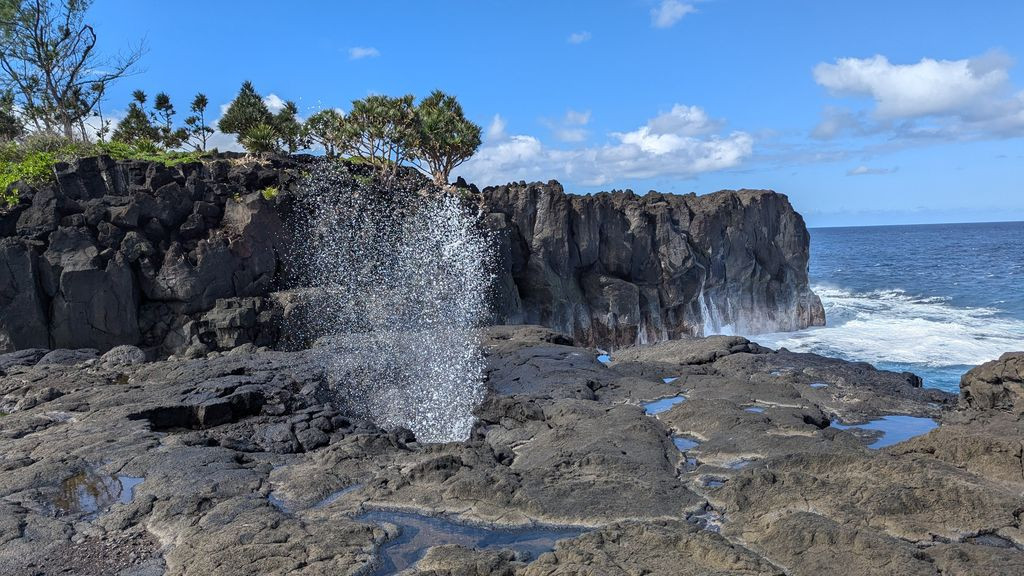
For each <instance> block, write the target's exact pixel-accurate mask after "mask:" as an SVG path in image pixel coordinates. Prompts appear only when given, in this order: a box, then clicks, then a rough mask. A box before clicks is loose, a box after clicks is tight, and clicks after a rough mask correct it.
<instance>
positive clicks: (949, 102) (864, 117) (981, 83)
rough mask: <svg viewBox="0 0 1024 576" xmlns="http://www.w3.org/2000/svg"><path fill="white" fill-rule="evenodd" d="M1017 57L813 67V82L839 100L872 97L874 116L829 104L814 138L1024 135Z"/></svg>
mask: <svg viewBox="0 0 1024 576" xmlns="http://www.w3.org/2000/svg"><path fill="white" fill-rule="evenodd" d="M1012 64H1013V61H1012V59H1011V58H1010V57H1009V56H1007V55H1006V54H1004V53H1002V52H990V53H988V54H985V55H982V56H979V57H977V58H965V59H961V60H934V59H931V58H923V59H921V60H920V61H919V62H917V63H914V64H893V63H891V62H890V61H889V59H888V58H886V57H885V56H881V55H876V56H873V57H871V58H863V59H858V58H841V59H839V60H837V61H836V62H835V63H831V64H829V63H821V64H818V65H817V66H815V68H814V79H815V81H816V82H817V83H818V84H819V85H821V86H822V87H824V88H827V89H828V90H829V92H830V93H831V94H832V95H834V96H840V97H861V98H868V99H870V101H871V103H872V108H871V110H870V115H868V114H866V113H864V112H860V111H855V110H853V109H849V108H842V107H835V106H830V107H827V108H826V109H825V111H824V113H823V117H822V121H821V123H820V124H819V125H818V126H817V127H816V128H815V129H814V131H813V132H812V136H814V137H816V138H825V139H827V138H834V137H837V136H840V135H843V134H853V135H859V136H864V135H872V134H880V133H889V135H890V137H891V138H893V139H899V140H911V139H918V140H920V139H933V138H943V139H970V138H975V139H976V138H987V137H1007V136H1015V135H1022V134H1024V92H1019V93H1017V94H1013V93H1012V84H1011V82H1010V67H1011V66H1012Z"/></svg>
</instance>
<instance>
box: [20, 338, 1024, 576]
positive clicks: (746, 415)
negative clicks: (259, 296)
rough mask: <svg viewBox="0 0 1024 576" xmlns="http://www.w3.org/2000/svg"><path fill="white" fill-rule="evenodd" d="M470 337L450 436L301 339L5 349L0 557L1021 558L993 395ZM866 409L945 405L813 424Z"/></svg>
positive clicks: (1013, 481)
mask: <svg viewBox="0 0 1024 576" xmlns="http://www.w3.org/2000/svg"><path fill="white" fill-rule="evenodd" d="M483 345H484V347H485V351H486V354H487V362H488V369H487V385H488V388H489V393H488V395H487V398H486V399H485V401H484V402H483V403H482V404H481V405H480V406H479V407H478V409H477V417H478V422H477V424H476V426H475V427H474V430H473V432H472V435H471V438H470V439H468V440H467V441H465V442H458V443H450V444H432V445H428V444H422V443H419V442H417V441H416V439H415V437H414V436H413V435H412V434H411V433H410V432H408V431H405V430H381V429H379V428H378V427H376V426H375V425H374V424H373V423H371V422H368V421H365V420H362V419H360V418H358V417H356V416H354V415H353V414H352V413H350V411H349V410H347V408H346V406H344V405H339V404H336V403H335V402H334V401H333V396H332V395H331V394H330V391H329V390H327V389H325V387H324V385H323V375H322V368H321V367H320V366H319V365H318V360H317V358H318V357H317V356H316V354H314V353H312V352H310V351H296V352H277V351H259V350H255V349H253V348H251V347H249V348H244V349H241V350H239V352H237V353H227V354H212V355H210V356H209V357H204V358H196V359H172V360H167V361H159V362H152V361H146V359H145V358H144V354H142V353H141V351H139V350H137V349H130V348H126V349H120V350H116V352H112V353H109V354H107V355H104V356H102V357H101V356H100V355H99V354H98V353H97V352H96V351H88V350H87V351H74V352H72V351H52V352H46V351H44V350H35V351H24V352H18V353H14V354H10V355H0V414H2V415H0V573H2V574H12V575H22V574H33V575H35V574H47V575H48V574H63V573H82V574H99V575H106V574H109V575H120V576H128V575H149V574H153V575H157V574H171V575H191V574H197V575H198V574H203V575H207V574H307V575H310V574H325V575H326V574H332V575H333V574H372V573H374V572H375V571H379V570H382V569H384V567H386V566H388V564H387V558H388V554H389V552H391V551H396V550H399V551H402V554H406V553H407V552H408V553H409V554H411V556H403V557H405V558H408V559H409V560H408V562H406V563H405V564H403V566H404V570H405V571H404V572H403V573H407V574H509V575H554V574H750V575H769V574H808V575H810V574H818V573H820V572H822V571H825V570H834V569H835V567H836V566H843V570H844V571H845V572H846V573H849V574H940V573H946V574H951V573H956V574H1019V573H1020V566H1021V565H1024V532H1022V530H1021V524H1020V523H1021V510H1024V467H1022V464H1021V461H1022V460H1021V458H1022V447H1024V425H1022V423H1021V422H1020V421H1019V420H1018V417H1017V416H1016V415H1015V414H1013V413H1011V412H1009V411H1006V410H1000V409H980V408H979V407H977V406H975V405H974V404H971V403H969V402H967V401H966V400H963V399H962V400H961V403H960V404H957V399H956V398H955V397H953V396H951V395H948V394H944V393H941V392H936V391H932V390H925V389H922V388H920V383H919V381H916V380H915V379H914V378H912V377H910V376H908V375H906V374H896V373H887V372H880V371H876V370H873V369H871V368H869V367H866V366H864V365H857V364H848V363H844V362H839V361H834V360H829V359H824V358H821V357H818V356H814V355H806V354H793V353H789V352H773V351H770V350H766V349H763V348H761V347H758V346H756V345H753V344H751V343H749V342H746V341H745V340H743V339H740V338H728V337H716V338H709V339H687V340H680V341H673V342H669V343H665V344H658V345H655V346H651V347H648V348H642V349H635V350H634V349H629V350H623V351H620V352H613V353H612V354H611V358H610V360H609V362H608V364H607V365H606V364H603V363H601V362H599V361H598V360H597V355H598V352H597V351H596V350H594V349H589V348H583V347H577V346H573V345H572V341H571V340H570V339H568V338H566V337H565V336H562V335H559V334H556V333H553V332H551V331H549V330H546V329H543V328H539V327H512V326H503V327H496V328H492V329H488V330H487V331H486V334H485V337H484V341H483ZM47 357H49V360H47V361H44V359H45V358H47ZM816 383H826V384H827V385H826V386H825V387H814V386H812V385H813V384H816ZM676 396H684V397H685V400H684V401H681V402H678V403H675V404H672V405H670V406H668V407H667V409H665V410H663V411H660V412H658V413H657V414H649V413H647V411H645V405H647V404H649V403H651V402H653V401H656V400H658V399H662V398H667V397H676ZM751 408H757V409H759V410H750V409H751ZM887 415H902V416H914V417H922V418H932V419H935V420H936V421H937V422H939V423H940V426H939V427H938V428H937V429H935V430H932V431H931V432H929V433H927V434H925V435H922V436H918V437H915V438H912V439H910V440H908V441H905V442H901V443H898V444H895V445H892V446H889V447H885V448H882V449H878V450H875V449H871V448H869V447H868V446H869V444H871V443H872V442H873V441H874V439H873V437H872V436H871V435H870V434H867V435H865V434H858V433H856V431H855V430H851V429H840V428H837V427H835V426H833V425H831V423H832V422H834V421H839V420H842V421H843V422H846V423H858V422H867V421H872V420H876V419H878V418H881V417H883V416H887ZM677 438H685V439H689V440H690V442H681V443H677V442H675V441H674V439H677ZM389 518H390V519H392V520H395V521H390V520H389ZM431 518H440V519H442V520H432V519H431ZM448 522H451V523H455V525H457V526H461V527H466V526H471V527H473V528H472V529H469V528H467V529H462V528H458V529H455V528H450V529H444V528H443V526H445V525H446V523H448ZM403 523H404V524H403ZM417 523H419V524H417ZM403 525H404V526H405V528H404V529H403V528H402V526H403ZM417 526H419V527H420V528H418V529H419V530H426V531H425V532H417V530H418V529H417V528H416V527H417ZM438 526H440V527H442V528H441V529H439V530H434V528H435V527H438ZM559 527H561V528H566V530H564V531H560V528H559ZM427 528H429V529H427ZM531 530H532V531H534V532H531ZM545 531H547V532H545ZM417 536H418V537H419V538H420V540H417V539H416V538H417ZM533 536H536V538H533ZM542 536H543V537H542ZM418 542H422V545H421V544H418ZM523 542H526V543H528V544H526V545H522V543H523ZM491 544H493V545H491ZM395 558H397V556H396V557H395ZM402 562H405V561H404V560H403V561H402ZM397 565H398V563H395V566H396V567H397ZM396 569H397V568H396Z"/></svg>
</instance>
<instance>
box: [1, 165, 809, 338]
mask: <svg viewBox="0 0 1024 576" xmlns="http://www.w3.org/2000/svg"><path fill="white" fill-rule="evenodd" d="M316 161H317V160H316V159H314V158H312V157H281V158H273V159H268V160H264V161H253V160H251V159H248V158H246V157H244V156H241V157H240V156H233V155H222V156H220V157H217V158H216V159H213V160H208V161H204V162H194V163H187V164H181V165H178V166H173V167H167V166H164V165H163V164H160V163H152V162H141V161H131V162H124V161H121V162H117V161H114V160H112V159H110V158H107V157H94V158H85V159H82V160H78V161H76V162H74V163H72V164H62V165H59V166H58V167H57V183H56V184H55V185H50V186H43V187H40V188H39V189H35V188H32V187H22V188H23V189H22V190H20V194H19V196H20V203H19V204H17V205H16V206H14V207H13V208H11V209H9V210H5V211H3V212H2V213H0V269H4V270H7V271H9V274H5V275H4V277H3V278H0V351H12V350H18V349H23V348H31V347H41V348H97V349H99V350H100V351H105V350H108V349H110V348H112V347H114V346H117V345H122V344H128V345H134V346H139V347H140V348H142V349H144V350H146V351H147V353H149V354H150V355H151V356H152V357H154V358H156V357H166V356H168V355H172V354H174V355H190V356H199V355H203V354H206V353H208V352H211V351H226V350H230V349H232V348H235V347H237V346H240V345H242V344H254V345H256V346H275V345H278V344H280V343H281V341H282V340H287V336H288V335H287V334H283V333H282V332H287V328H286V326H287V322H288V320H289V318H288V317H289V316H290V315H291V314H292V313H293V312H299V313H301V305H299V304H300V303H301V294H296V291H297V289H301V288H302V286H301V285H300V284H299V283H298V282H297V281H296V279H295V278H294V276H293V275H292V274H290V271H289V265H290V263H291V262H292V260H293V259H294V257H293V255H292V254H291V253H290V246H291V243H292V241H293V239H292V238H291V235H292V230H293V229H294V226H293V225H292V223H293V221H294V220H296V219H298V220H301V219H302V217H303V214H302V213H301V211H297V210H296V209H295V197H296V193H297V191H298V189H299V187H300V183H301V180H302V177H303V174H304V173H305V172H306V171H308V170H309V169H310V165H311V164H312V163H314V162H316ZM344 186H345V187H346V190H345V191H343V192H342V193H351V192H357V191H360V190H363V191H365V190H368V189H369V190H372V189H373V188H374V186H375V184H374V181H373V177H372V172H370V171H369V170H368V169H367V167H365V166H360V165H349V167H348V176H347V179H346V181H345V183H344ZM458 186H460V187H461V189H462V190H463V191H464V192H463V193H464V194H465V195H466V196H467V197H468V198H470V199H471V201H473V202H476V203H477V204H478V206H479V209H480V212H481V215H482V218H481V220H482V221H481V224H482V226H484V227H485V228H487V229H488V230H489V232H490V234H491V235H492V236H493V238H494V243H495V251H496V259H497V261H496V263H495V270H494V274H495V277H496V280H495V285H496V290H495V293H494V295H493V318H492V321H493V322H495V323H507V324H522V323H534V324H542V325H546V326H548V327H551V328H554V329H556V330H559V331H561V332H564V333H567V334H570V335H572V336H573V337H574V338H575V339H576V340H578V341H579V342H581V343H587V344H590V345H601V346H604V347H606V348H608V347H610V348H616V347H621V346H628V345H633V344H636V343H653V342H657V341H662V340H668V339H671V338H677V337H679V336H682V335H700V334H703V333H704V331H705V328H706V327H707V328H709V329H714V331H716V332H720V331H721V330H722V328H725V327H731V328H732V329H734V330H737V331H742V332H763V331H774V330H796V329H800V328H804V327H807V326H810V325H820V324H823V323H824V311H823V309H822V307H821V302H820V300H818V298H817V296H815V295H814V294H813V292H811V291H810V288H809V287H808V283H807V258H808V235H807V230H806V228H805V226H804V223H803V220H802V218H801V217H800V215H799V214H797V213H796V212H795V211H794V210H793V208H792V207H791V206H790V204H789V202H788V200H787V199H786V198H785V196H783V195H781V194H776V193H774V192H769V191H750V190H745V191H738V192H735V191H721V192H716V193H713V194H709V195H705V196H699V197H698V196H695V195H692V194H691V195H686V196H676V195H668V194H658V193H653V192H652V193H650V194H647V195H645V196H637V195H635V194H633V193H632V192H630V191H625V192H613V193H603V194H598V195H596V196H576V195H571V194H566V193H565V192H564V191H563V190H562V188H561V186H560V185H559V184H558V183H557V182H550V183H548V184H539V183H537V184H526V183H519V184H510V185H506V186H498V187H490V188H485V189H484V190H477V189H476V188H475V187H472V186H470V185H468V184H466V183H465V182H459V184H458ZM388 188H389V190H391V189H399V190H406V191H416V190H427V191H429V190H432V189H434V187H433V185H432V184H431V183H430V182H429V181H428V180H426V179H425V178H423V177H422V176H419V175H418V174H417V173H415V172H413V171H403V172H402V173H401V178H399V179H398V180H397V181H396V182H393V183H390V184H388ZM297 321H300V322H301V320H297ZM300 344H302V343H300Z"/></svg>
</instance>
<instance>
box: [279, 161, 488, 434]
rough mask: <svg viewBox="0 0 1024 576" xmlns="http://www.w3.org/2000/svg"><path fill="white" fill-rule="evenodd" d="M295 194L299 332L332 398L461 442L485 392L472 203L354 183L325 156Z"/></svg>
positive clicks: (377, 418)
mask: <svg viewBox="0 0 1024 576" xmlns="http://www.w3.org/2000/svg"><path fill="white" fill-rule="evenodd" d="M298 196H299V198H298V201H297V209H296V210H295V211H294V217H293V219H294V220H296V224H295V226H294V228H295V237H296V239H297V242H296V250H295V252H296V253H297V254H298V255H299V262H297V263H296V264H297V265H296V266H295V268H297V270H298V271H299V272H300V274H301V276H302V281H303V283H304V284H305V285H307V286H310V287H311V290H310V294H311V295H310V297H309V302H308V303H307V313H306V314H305V315H304V318H305V321H304V326H303V327H302V328H301V329H302V330H303V331H305V332H306V334H303V336H304V337H305V338H306V339H307V340H313V339H316V340H317V343H318V344H317V348H316V349H317V350H318V351H319V353H320V358H321V360H322V365H323V368H324V371H325V375H326V379H327V382H328V385H329V388H330V391H331V393H332V395H333V397H334V399H335V400H336V401H337V402H338V403H339V404H340V405H343V406H344V407H345V408H346V409H348V410H351V411H354V412H356V413H359V414H361V415H364V416H366V417H368V418H370V419H372V420H373V421H374V422H376V423H377V424H378V425H380V426H382V427H384V428H394V427H404V428H408V429H410V430H412V431H413V432H414V433H415V434H416V437H417V439H418V440H419V441H421V442H447V441H457V440H465V439H466V438H467V437H468V436H469V432H470V429H471V428H472V425H473V416H472V410H473V408H474V406H475V405H476V404H478V403H479V402H480V401H481V400H482V397H483V393H484V386H483V372H484V361H483V356H482V352H481V350H480V345H479V341H478V333H477V326H478V324H479V323H480V322H481V321H482V320H483V319H484V318H485V317H486V314H487V295H488V293H489V289H490V286H491V276H490V274H489V273H488V272H487V270H488V269H489V266H488V255H489V249H488V243H487V241H486V238H485V237H484V236H483V234H482V233H481V232H480V231H479V229H478V228H477V226H476V214H475V213H474V209H471V208H469V207H467V206H466V205H465V204H464V203H463V202H461V201H460V199H459V198H457V197H455V196H452V195H449V194H444V193H437V192H435V193H433V194H428V193H426V192H423V193H420V192H417V191H414V190H410V189H409V188H408V187H403V186H402V184H401V182H400V181H398V182H396V183H394V184H392V185H391V186H387V187H378V186H374V185H372V184H371V183H369V182H366V181H364V182H362V183H357V182H355V181H354V179H353V176H352V175H351V174H349V173H348V171H347V170H346V169H345V168H344V167H343V166H340V165H337V164H335V163H331V162H327V161H324V162H322V163H319V164H317V165H316V166H315V167H314V168H313V169H312V170H310V171H309V173H308V174H307V175H306V177H305V179H304V182H303V184H302V186H301V192H300V193H299V195H298ZM300 215H301V216H300Z"/></svg>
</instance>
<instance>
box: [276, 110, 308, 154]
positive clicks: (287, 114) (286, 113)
mask: <svg viewBox="0 0 1024 576" xmlns="http://www.w3.org/2000/svg"><path fill="white" fill-rule="evenodd" d="M271 126H272V127H273V129H274V132H275V133H276V135H277V145H276V147H277V148H278V149H280V150H287V151H288V153H289V154H294V153H295V152H296V151H297V150H301V149H303V148H306V147H307V145H306V142H305V140H306V138H305V134H304V133H303V131H302V123H301V122H299V107H298V106H296V105H295V102H292V101H291V100H289V101H287V102H285V104H284V108H281V109H280V110H279V111H278V112H277V114H274V118H273V123H272V124H271Z"/></svg>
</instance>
